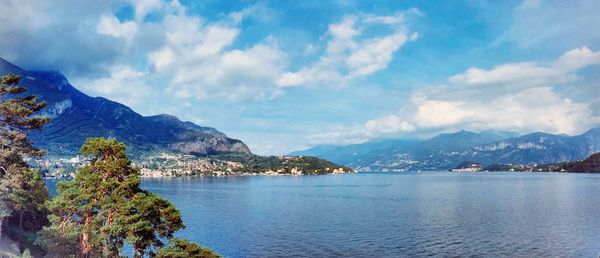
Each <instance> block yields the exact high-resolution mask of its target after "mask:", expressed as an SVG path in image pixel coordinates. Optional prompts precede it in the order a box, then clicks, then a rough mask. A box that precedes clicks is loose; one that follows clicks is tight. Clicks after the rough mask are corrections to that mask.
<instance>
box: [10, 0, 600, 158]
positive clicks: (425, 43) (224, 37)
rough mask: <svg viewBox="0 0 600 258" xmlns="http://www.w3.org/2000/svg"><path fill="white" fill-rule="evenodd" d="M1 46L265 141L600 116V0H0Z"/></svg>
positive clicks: (149, 105) (570, 127) (592, 122)
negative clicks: (599, 28) (0, 8)
mask: <svg viewBox="0 0 600 258" xmlns="http://www.w3.org/2000/svg"><path fill="white" fill-rule="evenodd" d="M0 3H1V5H2V6H4V7H5V8H3V9H2V10H0V37H1V38H2V39H3V40H2V41H1V42H0V56H2V57H3V58H5V59H7V60H9V61H11V62H14V63H15V64H17V65H19V66H21V67H24V68H27V69H32V70H33V69H38V70H60V71H61V72H63V73H64V74H65V75H66V76H67V77H68V78H69V79H70V81H71V83H72V84H73V85H74V86H76V87H77V88H79V89H80V90H82V91H84V92H85V93H87V94H89V95H93V96H104V97H107V98H109V99H112V100H115V101H118V102H122V103H124V104H126V105H129V106H130V107H132V108H133V109H134V110H135V111H137V112H139V113H141V114H143V115H154V114H160V113H168V114H173V115H176V116H178V117H179V118H181V119H182V120H189V121H192V122H195V123H198V124H200V125H205V126H212V127H215V128H217V129H219V130H221V131H223V132H225V133H227V134H228V135H229V136H231V137H234V138H239V139H241V140H243V141H244V142H246V143H247V144H248V145H249V146H250V148H251V149H252V150H253V151H254V152H255V153H259V154H282V153H287V152H290V151H293V150H298V149H304V148H308V147H311V146H314V145H318V144H350V143H359V142H364V141H368V140H372V139H377V138H412V137H428V136H431V135H434V134H437V133H440V132H451V131H456V130H461V129H466V130H473V131H481V130H486V129H497V130H510V131H515V132H519V133H528V132H533V131H546V132H550V133H567V134H578V133H582V132H584V131H585V130H587V129H589V128H591V127H596V126H599V125H600V81H599V79H600V76H599V74H600V73H598V72H599V71H600V66H599V65H598V64H600V30H598V29H597V28H598V27H600V18H598V15H597V14H598V13H600V2H599V1H594V0H589V1H586V0H580V1H579V0H575V1H558V0H556V1H545V0H526V1H520V0H519V1H475V0H473V1H399V0H396V1H383V0H381V1H352V0H338V1H183V0H181V1H170V0H165V1H162V0H131V1H127V0H123V1H104V2H99V1H41V0H40V1H35V0H34V1H26V2H24V1H16V0H0Z"/></svg>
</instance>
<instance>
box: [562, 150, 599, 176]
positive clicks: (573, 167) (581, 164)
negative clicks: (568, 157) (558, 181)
mask: <svg viewBox="0 0 600 258" xmlns="http://www.w3.org/2000/svg"><path fill="white" fill-rule="evenodd" d="M567 171H569V172H593V173H600V152H599V153H595V154H592V155H591V156H589V157H588V158H587V159H584V160H581V161H575V162H571V163H569V164H568V165H567Z"/></svg>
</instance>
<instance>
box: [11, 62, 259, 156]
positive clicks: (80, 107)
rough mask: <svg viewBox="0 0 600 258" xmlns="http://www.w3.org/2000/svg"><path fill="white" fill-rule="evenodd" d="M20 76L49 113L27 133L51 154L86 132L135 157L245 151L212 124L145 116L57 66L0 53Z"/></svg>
mask: <svg viewBox="0 0 600 258" xmlns="http://www.w3.org/2000/svg"><path fill="white" fill-rule="evenodd" d="M8 73H14V74H17V75H20V76H21V82H20V85H21V86H24V87H26V88H27V92H26V93H25V94H29V95H36V96H38V97H39V98H40V99H41V100H43V101H46V102H47V104H48V106H47V108H45V109H44V110H43V113H42V114H43V115H48V116H51V117H52V120H51V122H50V123H49V124H48V125H46V126H45V127H44V128H43V130H41V131H36V132H32V133H31V139H32V141H33V142H34V143H35V144H36V146H38V147H40V148H42V149H46V150H48V153H49V155H51V156H71V155H76V154H77V153H79V147H80V146H81V145H82V144H83V142H84V141H85V139H86V138H88V137H113V138H117V139H118V140H120V141H123V142H125V143H126V144H127V145H128V150H129V152H130V154H132V155H133V156H134V157H136V156H140V155H142V154H148V153H152V152H154V151H165V150H166V151H175V152H182V153H190V154H201V155H206V154H218V153H250V149H249V148H248V146H246V144H244V143H243V142H242V141H240V140H237V139H232V138H229V137H227V136H226V135H225V134H224V133H222V132H220V131H218V130H216V129H214V128H211V127H203V126H199V125H196V124H194V123H191V122H183V121H180V120H179V119H178V118H177V117H174V116H171V115H164V114H163V115H156V116H148V117H144V116H142V115H140V114H138V113H136V112H135V111H133V110H132V109H131V108H129V107H127V106H125V105H123V104H120V103H117V102H114V101H111V100H108V99H105V98H102V97H95V98H94V97H90V96H88V95H86V94H84V93H82V92H81V91H79V90H77V89H76V88H75V87H73V86H72V85H71V84H69V82H68V80H67V79H66V78H65V77H64V76H63V75H62V74H61V73H60V72H56V71H50V72H40V71H26V70H23V69H21V68H19V67H17V66H16V65H14V64H11V63H9V62H8V61H6V60H4V59H2V58H0V74H2V75H4V74H8Z"/></svg>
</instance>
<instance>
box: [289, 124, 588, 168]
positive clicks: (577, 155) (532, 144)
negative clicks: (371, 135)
mask: <svg viewBox="0 0 600 258" xmlns="http://www.w3.org/2000/svg"><path fill="white" fill-rule="evenodd" d="M373 144H374V143H371V142H368V143H363V144H358V145H349V146H337V147H331V146H330V147H328V148H313V149H309V150H306V151H302V152H295V153H294V154H303V153H311V154H312V155H315V156H317V157H322V158H329V159H331V160H332V161H334V162H339V163H341V164H345V165H348V166H351V167H353V168H356V169H358V170H363V171H369V170H372V171H402V170H437V169H443V170H446V169H450V168H453V167H456V166H457V165H458V164H460V163H461V162H465V161H471V162H477V163H481V164H484V165H491V164H511V163H512V164H550V163H559V162H565V161H573V160H581V159H584V158H586V157H588V156H589V155H591V154H593V153H595V152H598V151H600V128H596V129H591V130H589V131H587V132H585V133H584V134H581V135H577V136H568V135H564V134H561V135H555V134H548V133H541V132H538V133H532V134H527V135H523V136H518V137H516V136H515V135H514V134H512V133H505V132H496V131H484V132H480V133H474V132H467V131H460V132H456V133H450V134H440V135H438V136H436V137H433V138H430V139H427V140H422V141H419V140H412V141H411V140H401V141H399V140H386V141H384V143H381V142H379V143H377V146H384V145H386V144H387V147H384V148H368V146H372V145H373ZM365 148H366V149H368V150H367V151H366V152H363V153H360V152H356V155H354V160H351V161H349V160H346V159H340V157H339V154H340V153H348V152H349V151H352V150H355V149H365ZM318 151H322V152H318Z"/></svg>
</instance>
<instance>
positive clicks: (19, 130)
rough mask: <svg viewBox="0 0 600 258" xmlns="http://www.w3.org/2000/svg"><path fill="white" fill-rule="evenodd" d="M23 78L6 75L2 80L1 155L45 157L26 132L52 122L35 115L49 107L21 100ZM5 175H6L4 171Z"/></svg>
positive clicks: (0, 82) (0, 110)
mask: <svg viewBox="0 0 600 258" xmlns="http://www.w3.org/2000/svg"><path fill="white" fill-rule="evenodd" d="M19 80H20V77H19V76H17V75H13V74H10V75H5V76H2V77H0V98H1V99H2V101H0V144H1V147H2V151H5V150H10V151H13V152H17V153H20V154H29V155H42V154H44V153H43V152H42V151H40V150H38V149H36V148H34V147H33V144H32V143H31V142H30V141H29V140H28V139H27V134H26V132H27V131H29V130H35V129H40V128H41V127H42V126H44V125H45V124H47V123H48V122H49V121H50V118H48V117H42V116H38V115H36V112H38V111H40V110H41V109H42V108H44V107H46V103H45V102H39V101H38V99H37V97H35V96H25V97H22V96H21V95H22V93H24V92H25V91H26V89H25V88H23V87H20V86H18V84H19ZM3 172H6V171H3Z"/></svg>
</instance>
